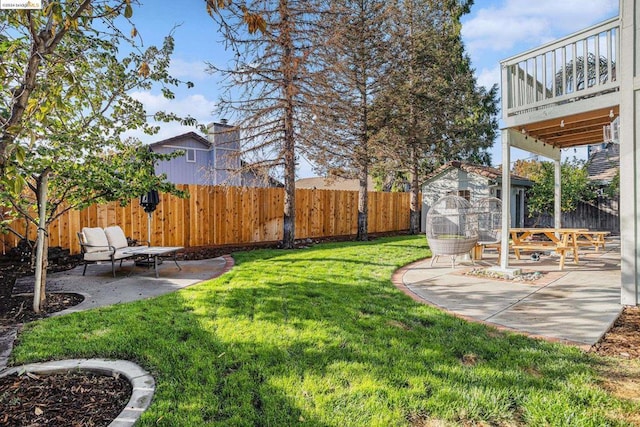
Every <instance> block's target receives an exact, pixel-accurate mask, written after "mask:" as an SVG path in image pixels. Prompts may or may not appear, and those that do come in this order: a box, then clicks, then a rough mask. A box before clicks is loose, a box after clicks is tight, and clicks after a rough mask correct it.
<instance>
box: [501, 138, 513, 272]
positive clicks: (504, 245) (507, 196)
mask: <svg viewBox="0 0 640 427" xmlns="http://www.w3.org/2000/svg"><path fill="white" fill-rule="evenodd" d="M510 132H512V131H510V130H509V129H503V130H502V238H501V240H500V268H501V269H502V270H507V269H508V268H509V237H510V236H509V227H510V226H511V176H510V171H509V169H510V165H511V143H510V141H509V133H510Z"/></svg>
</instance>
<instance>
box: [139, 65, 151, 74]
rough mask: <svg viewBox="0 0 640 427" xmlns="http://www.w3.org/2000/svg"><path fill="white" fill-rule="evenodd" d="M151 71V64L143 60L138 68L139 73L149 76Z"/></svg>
mask: <svg viewBox="0 0 640 427" xmlns="http://www.w3.org/2000/svg"><path fill="white" fill-rule="evenodd" d="M150 73H151V69H150V68H149V64H147V63H146V62H143V63H142V64H140V68H139V69H138V74H140V75H141V76H143V77H149V74H150Z"/></svg>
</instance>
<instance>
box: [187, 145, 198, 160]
mask: <svg viewBox="0 0 640 427" xmlns="http://www.w3.org/2000/svg"><path fill="white" fill-rule="evenodd" d="M195 162H196V150H194V149H191V148H189V149H187V163H195Z"/></svg>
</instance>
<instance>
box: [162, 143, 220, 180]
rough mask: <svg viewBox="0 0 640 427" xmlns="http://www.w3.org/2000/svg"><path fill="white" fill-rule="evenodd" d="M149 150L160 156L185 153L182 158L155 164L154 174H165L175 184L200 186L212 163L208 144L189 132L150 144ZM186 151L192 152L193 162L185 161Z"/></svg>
mask: <svg viewBox="0 0 640 427" xmlns="http://www.w3.org/2000/svg"><path fill="white" fill-rule="evenodd" d="M151 148H152V149H153V151H154V152H156V153H161V154H169V153H173V152H174V151H176V150H184V151H185V154H183V155H182V156H179V157H176V158H174V159H171V160H168V161H163V162H159V163H158V164H156V174H166V175H167V179H168V180H169V181H170V182H173V183H175V184H202V183H203V182H204V181H205V177H206V175H207V172H208V170H209V166H210V165H211V162H212V160H211V151H210V148H209V143H208V141H207V140H206V139H205V138H203V137H201V136H199V135H198V134H195V133H193V132H190V133H187V134H184V135H180V136H178V137H174V138H171V139H169V140H165V141H160V142H157V143H155V144H152V145H151ZM187 150H193V151H192V155H194V157H195V162H191V161H187V152H186V151H187ZM191 158H193V157H191Z"/></svg>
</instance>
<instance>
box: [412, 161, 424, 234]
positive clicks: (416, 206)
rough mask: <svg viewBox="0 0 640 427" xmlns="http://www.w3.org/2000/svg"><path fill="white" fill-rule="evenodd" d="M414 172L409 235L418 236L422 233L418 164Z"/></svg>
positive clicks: (415, 164)
mask: <svg viewBox="0 0 640 427" xmlns="http://www.w3.org/2000/svg"><path fill="white" fill-rule="evenodd" d="M412 169H413V170H412V171H411V199H410V203H409V205H410V209H411V212H410V214H409V233H411V234H418V233H420V214H421V211H422V209H421V201H420V200H419V197H418V196H419V195H420V183H419V182H418V165H417V162H414V164H413V168H412Z"/></svg>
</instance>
